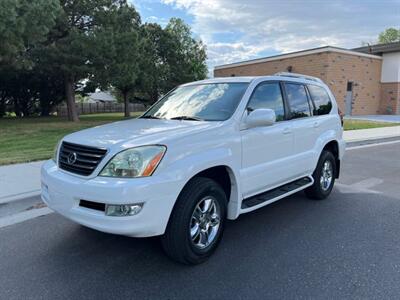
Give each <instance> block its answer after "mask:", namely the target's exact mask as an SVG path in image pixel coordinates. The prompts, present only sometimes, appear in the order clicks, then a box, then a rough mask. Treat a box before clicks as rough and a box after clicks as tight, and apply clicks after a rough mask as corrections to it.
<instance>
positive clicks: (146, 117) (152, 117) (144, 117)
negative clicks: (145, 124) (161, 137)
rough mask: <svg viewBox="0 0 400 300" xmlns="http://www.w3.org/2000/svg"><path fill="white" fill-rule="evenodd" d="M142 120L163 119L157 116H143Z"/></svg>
mask: <svg viewBox="0 0 400 300" xmlns="http://www.w3.org/2000/svg"><path fill="white" fill-rule="evenodd" d="M140 118H141V119H161V118H160V117H156V116H152V115H147V116H142V117H140Z"/></svg>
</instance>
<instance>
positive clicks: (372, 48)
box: [353, 42, 400, 55]
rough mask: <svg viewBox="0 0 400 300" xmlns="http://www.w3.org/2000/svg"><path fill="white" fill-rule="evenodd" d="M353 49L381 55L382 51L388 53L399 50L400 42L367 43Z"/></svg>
mask: <svg viewBox="0 0 400 300" xmlns="http://www.w3.org/2000/svg"><path fill="white" fill-rule="evenodd" d="M353 51H357V52H362V53H368V54H375V55H382V54H383V53H389V52H400V42H394V43H387V44H376V45H368V46H363V47H358V48H354V49H353Z"/></svg>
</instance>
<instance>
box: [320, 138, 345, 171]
mask: <svg viewBox="0 0 400 300" xmlns="http://www.w3.org/2000/svg"><path fill="white" fill-rule="evenodd" d="M324 150H325V151H329V152H331V153H332V154H333V156H334V157H335V165H336V170H335V178H339V174H340V159H339V142H338V141H336V140H331V141H329V142H327V143H326V144H325V146H324V147H323V148H322V151H324ZM322 151H321V153H322Z"/></svg>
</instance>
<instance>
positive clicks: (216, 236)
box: [161, 177, 227, 264]
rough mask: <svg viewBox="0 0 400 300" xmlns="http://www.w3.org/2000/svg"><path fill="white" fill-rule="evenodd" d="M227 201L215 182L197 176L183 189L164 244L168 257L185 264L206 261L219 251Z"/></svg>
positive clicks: (165, 235)
mask: <svg viewBox="0 0 400 300" xmlns="http://www.w3.org/2000/svg"><path fill="white" fill-rule="evenodd" d="M226 204H227V199H226V195H225V192H224V190H223V189H222V188H221V186H220V185H219V184H218V183H216V182H215V181H214V180H212V179H209V178H203V177H197V178H194V179H192V180H191V181H190V182H189V183H188V184H187V185H186V186H185V188H184V189H183V191H182V193H181V195H180V196H179V198H178V200H177V202H176V204H175V207H174V210H173V211H172V214H171V218H170V221H169V223H168V227H167V230H166V232H165V234H164V235H163V236H162V238H161V241H162V245H163V248H164V250H165V252H166V253H167V255H168V256H169V257H171V258H172V259H173V260H175V261H178V262H181V263H184V264H199V263H202V262H204V261H205V260H206V259H207V258H208V257H209V256H210V255H211V254H212V253H213V252H214V251H215V249H216V248H217V246H218V243H219V241H220V240H221V237H222V233H223V230H224V225H225V217H226Z"/></svg>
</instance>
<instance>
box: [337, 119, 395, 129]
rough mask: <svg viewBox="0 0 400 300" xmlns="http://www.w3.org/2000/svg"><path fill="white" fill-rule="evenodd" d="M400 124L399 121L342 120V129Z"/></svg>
mask: <svg viewBox="0 0 400 300" xmlns="http://www.w3.org/2000/svg"><path fill="white" fill-rule="evenodd" d="M391 126H400V123H389V122H374V121H365V120H344V130H355V129H368V128H378V127H391Z"/></svg>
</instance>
